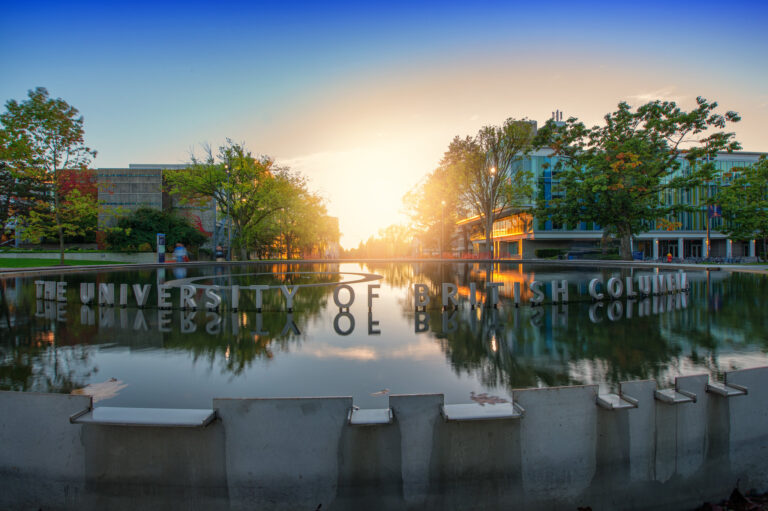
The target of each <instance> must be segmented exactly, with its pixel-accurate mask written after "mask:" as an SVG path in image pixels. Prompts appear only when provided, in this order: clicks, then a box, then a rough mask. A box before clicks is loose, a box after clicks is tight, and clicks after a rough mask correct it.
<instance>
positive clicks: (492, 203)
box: [486, 167, 496, 259]
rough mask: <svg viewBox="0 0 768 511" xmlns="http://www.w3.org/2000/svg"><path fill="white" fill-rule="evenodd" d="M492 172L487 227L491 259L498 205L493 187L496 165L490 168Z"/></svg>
mask: <svg viewBox="0 0 768 511" xmlns="http://www.w3.org/2000/svg"><path fill="white" fill-rule="evenodd" d="M490 173H491V183H490V185H491V189H490V190H489V193H488V198H489V199H490V204H488V224H487V226H486V228H487V229H488V242H489V243H488V244H489V245H490V246H489V247H488V253H489V254H490V256H491V259H493V207H494V206H495V205H496V193H495V191H494V187H493V181H494V178H495V177H496V167H491V168H490Z"/></svg>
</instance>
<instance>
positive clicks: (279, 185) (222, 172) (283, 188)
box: [167, 139, 339, 259]
mask: <svg viewBox="0 0 768 511" xmlns="http://www.w3.org/2000/svg"><path fill="white" fill-rule="evenodd" d="M167 180H168V184H169V188H170V193H172V194H174V195H176V196H178V197H179V198H180V199H181V201H182V202H187V203H188V202H195V201H199V200H208V199H213V200H214V201H215V202H216V204H217V208H218V211H219V213H220V214H221V215H228V216H229V217H231V218H232V222H233V224H234V225H233V238H232V242H233V243H232V244H233V247H235V248H237V249H239V252H240V258H241V259H246V258H247V254H248V252H249V251H252V250H255V251H256V252H257V253H258V254H259V255H260V256H261V255H267V254H269V253H270V252H271V250H272V249H273V248H282V249H285V248H288V250H287V252H288V255H289V256H290V255H291V254H292V253H293V248H302V247H307V246H309V245H312V244H313V243H317V242H321V241H322V242H331V241H332V242H337V241H338V237H339V234H338V226H336V229H335V232H334V231H333V229H332V228H330V230H329V229H326V227H327V226H328V224H329V222H328V221H326V217H327V214H326V210H325V206H324V205H323V201H322V199H321V198H320V197H318V196H317V195H315V194H313V193H310V192H309V191H308V190H307V187H306V181H305V180H304V179H303V178H302V177H301V176H299V175H297V174H295V173H293V172H291V170H290V169H289V168H287V167H281V166H279V165H277V164H276V163H275V161H274V160H273V159H272V158H270V157H268V156H261V157H258V158H257V157H254V156H253V155H252V154H251V152H250V151H248V150H246V149H245V147H244V146H243V145H242V144H236V143H234V142H232V141H231V140H229V139H227V142H226V144H225V145H223V146H221V147H220V148H219V152H218V154H217V156H216V157H214V156H213V152H212V151H211V149H210V148H206V156H205V158H204V159H202V160H199V159H197V158H196V157H194V156H193V157H192V162H191V164H190V166H189V167H187V168H185V169H181V170H175V171H171V172H169V173H168V174H167ZM330 223H332V222H330ZM321 234H322V235H323V236H325V238H324V239H322V240H321V237H320V235H321ZM334 237H335V239H330V238H334ZM278 238H279V239H278ZM326 238H327V239H326ZM281 243H282V247H278V245H280V244H281Z"/></svg>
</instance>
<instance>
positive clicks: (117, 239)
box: [106, 208, 208, 250]
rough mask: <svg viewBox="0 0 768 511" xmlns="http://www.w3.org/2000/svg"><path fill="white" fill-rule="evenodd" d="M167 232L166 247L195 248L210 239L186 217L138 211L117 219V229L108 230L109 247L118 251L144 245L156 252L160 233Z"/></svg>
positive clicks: (165, 212)
mask: <svg viewBox="0 0 768 511" xmlns="http://www.w3.org/2000/svg"><path fill="white" fill-rule="evenodd" d="M158 232H162V233H165V239H166V246H168V247H173V246H174V245H175V244H176V243H183V244H184V245H186V246H187V247H189V248H193V249H194V248H196V247H198V246H200V245H202V244H203V243H205V242H206V241H208V237H207V236H206V235H204V234H203V233H201V232H200V231H198V230H197V229H195V227H194V226H193V225H192V224H191V223H190V222H189V220H187V219H186V218H184V217H181V216H179V215H177V214H176V213H174V212H172V211H161V210H158V209H154V208H139V209H137V210H136V211H134V212H132V213H130V214H129V215H127V216H124V217H122V218H118V220H117V228H116V229H112V230H110V231H107V233H106V242H107V244H108V245H109V246H110V247H111V248H114V249H117V250H136V249H138V248H139V247H140V246H142V245H145V244H147V245H149V246H150V247H152V248H153V249H155V250H156V249H157V233H158Z"/></svg>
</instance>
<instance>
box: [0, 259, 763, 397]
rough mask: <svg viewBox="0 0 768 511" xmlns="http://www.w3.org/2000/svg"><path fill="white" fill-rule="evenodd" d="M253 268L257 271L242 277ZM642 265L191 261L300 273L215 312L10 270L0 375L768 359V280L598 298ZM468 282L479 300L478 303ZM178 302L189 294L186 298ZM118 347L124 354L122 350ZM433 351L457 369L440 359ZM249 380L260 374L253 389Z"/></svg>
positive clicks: (32, 385) (61, 386)
mask: <svg viewBox="0 0 768 511" xmlns="http://www.w3.org/2000/svg"><path fill="white" fill-rule="evenodd" d="M308 271H315V272H318V273H316V274H314V275H310V274H308V273H307V272H308ZM339 271H368V272H372V273H377V274H380V275H383V277H384V278H383V280H382V281H380V284H381V285H380V286H379V285H378V284H376V285H372V286H373V287H372V288H370V289H369V288H368V284H351V285H349V286H346V285H344V286H339V284H342V283H343V276H342V275H341V274H340V273H339ZM243 273H248V275H235V274H243ZM268 273H272V274H270V275H266V274H268ZM646 273H647V272H646ZM635 276H637V272H634V271H632V270H629V269H621V270H619V269H602V270H582V269H578V270H577V269H573V268H566V267H552V266H526V267H523V266H521V265H517V264H515V265H499V264H496V265H490V264H485V265H476V264H464V263H460V264H443V265H441V264H426V263H424V264H370V265H369V264H366V265H362V266H357V265H349V266H347V267H345V268H340V267H339V266H338V265H315V266H311V267H310V266H308V265H298V264H293V265H290V266H289V265H252V266H249V267H244V268H237V267H233V268H229V267H226V268H225V267H209V268H190V269H189V272H188V275H187V276H185V277H184V278H187V277H189V278H199V280H198V281H197V282H198V283H200V284H204V285H217V286H221V287H226V286H232V285H239V286H243V287H247V286H253V285H270V286H275V285H277V284H286V285H291V286H294V285H299V286H301V288H300V292H298V293H297V294H296V296H295V298H294V300H295V303H294V304H293V311H292V312H288V311H286V308H285V297H284V296H283V295H282V294H281V293H280V292H278V291H275V290H272V291H270V292H266V293H264V295H263V303H262V304H261V305H262V307H261V308H260V309H261V312H259V311H257V307H256V303H255V301H254V296H253V294H250V293H246V292H243V293H242V294H241V295H240V308H239V310H237V311H232V310H230V309H229V308H228V307H227V305H228V304H227V300H229V298H228V296H227V295H225V296H224V302H225V303H224V304H223V306H222V308H220V309H219V310H214V311H208V310H204V309H198V310H179V309H170V310H160V309H156V308H152V307H147V308H136V307H126V308H121V307H117V306H115V307H107V306H96V305H93V304H89V305H82V304H80V303H79V299H77V298H76V297H77V296H78V294H77V291H78V290H79V284H80V283H81V282H86V283H88V282H94V283H95V284H96V289H98V285H99V284H100V283H113V284H115V286H116V288H119V284H133V283H136V282H150V283H153V284H154V283H164V282H166V281H167V279H166V274H165V271H163V270H161V271H157V272H154V271H142V272H111V273H104V274H81V275H69V274H67V275H62V276H60V277H55V278H52V279H53V280H60V279H61V280H64V281H66V282H67V283H68V289H69V290H70V291H69V292H70V301H69V302H68V303H57V302H55V301H51V300H38V299H37V297H36V293H35V286H34V283H33V282H32V280H31V279H5V280H2V281H0V336H1V339H0V388H3V389H12V390H36V391H45V392H70V391H71V390H73V389H75V388H79V387H83V386H84V385H86V384H88V383H93V382H94V381H96V380H97V379H99V378H100V379H101V380H103V379H104V378H105V377H112V376H116V375H114V374H100V371H101V370H102V366H104V364H106V363H107V362H104V361H105V360H107V361H109V363H110V364H111V365H109V366H108V367H109V370H110V371H112V372H116V371H122V369H121V368H125V367H129V366H132V364H138V363H137V362H136V363H134V362H131V360H134V358H135V357H138V356H139V355H140V354H148V355H151V356H152V357H154V359H153V360H160V358H161V357H172V360H170V359H169V361H168V364H171V365H170V366H168V367H173V365H174V364H176V365H178V367H173V369H174V370H175V371H177V372H180V373H179V374H182V375H183V376H182V377H183V378H190V383H189V385H192V384H193V383H194V382H193V381H192V380H191V379H193V378H203V380H202V381H209V382H210V381H212V380H211V379H212V378H214V376H211V375H210V374H208V373H206V375H203V376H200V375H199V374H198V371H197V370H198V368H201V367H204V368H207V371H209V372H210V371H213V372H214V373H217V374H220V375H223V376H225V377H226V381H225V382H224V383H217V384H221V385H225V384H226V385H234V384H236V383H237V382H239V384H242V385H243V386H244V387H243V389H241V390H240V391H239V392H242V393H248V394H249V395H250V394H251V393H256V394H258V395H276V394H277V393H279V392H282V393H283V394H285V395H331V394H336V395H338V394H354V395H356V396H357V395H358V393H360V394H367V395H368V398H369V399H370V393H369V392H368V391H370V389H375V388H384V387H386V388H396V389H397V390H396V391H397V392H431V391H443V389H448V390H445V392H447V393H449V394H450V392H456V393H459V394H460V395H459V394H457V396H458V397H455V398H454V400H457V401H462V400H463V401H465V402H466V400H467V399H469V396H471V395H482V391H486V392H491V391H494V392H496V393H503V392H501V391H506V392H508V391H509V390H510V389H513V388H521V387H537V386H553V385H566V384H580V383H600V384H604V385H608V386H612V385H614V384H615V383H617V382H619V381H623V380H632V379H646V378H654V379H658V380H660V381H662V382H668V383H671V380H672V378H673V377H674V376H676V375H678V374H682V373H690V372H709V373H710V374H712V375H713V376H714V377H718V376H719V374H720V373H722V372H723V371H725V370H728V369H731V368H732V367H733V366H739V367H744V366H747V365H756V364H757V365H768V356H766V352H768V318H767V317H766V315H765V314H764V300H765V299H766V298H768V279H765V278H761V277H757V276H753V275H747V274H734V275H730V274H726V273H721V272H710V273H705V272H700V273H690V274H689V281H690V290H689V292H688V293H675V294H669V295H663V296H650V297H641V296H640V297H637V298H634V299H627V298H621V299H618V300H613V301H609V300H604V301H600V302H593V301H592V300H591V299H590V297H589V292H588V289H587V287H588V282H589V279H591V278H599V279H601V280H602V281H603V282H607V281H608V279H609V278H611V277H618V278H621V279H622V280H623V279H624V278H625V277H635ZM174 277H175V275H174ZM534 280H537V281H541V282H543V283H546V284H547V285H546V286H543V287H542V289H544V290H545V291H546V293H547V302H548V301H549V298H550V296H549V293H550V289H549V283H550V282H551V281H560V280H566V281H567V282H568V286H569V302H568V303H567V304H557V305H552V304H545V305H543V306H537V307H531V306H530V305H529V301H530V299H531V296H532V294H531V283H532V282H533V281H534ZM415 283H418V284H424V285H426V288H427V293H428V295H429V296H430V298H431V301H430V305H429V306H427V307H426V308H425V309H424V310H416V309H415V307H414V304H415V295H414V284H415ZM444 283H449V284H451V285H452V286H455V288H456V290H457V293H458V299H459V304H458V306H454V305H453V303H452V302H450V301H448V302H447V307H445V310H443V300H442V296H441V295H442V293H443V291H444V287H443V284H444ZM488 283H495V284H499V287H498V296H489V293H488V286H487V284H488ZM307 284H313V285H307ZM377 286H378V287H377ZM342 288H343V289H342ZM449 289H453V287H450V288H449ZM335 290H336V292H334V291H335ZM350 291H351V292H350ZM172 292H173V293H178V290H173V291H172ZM150 293H151V294H152V295H153V296H150V298H149V300H148V303H150V304H151V303H155V300H156V296H154V295H156V289H155V286H152V289H151V290H150ZM472 293H474V297H475V299H476V302H477V307H472V304H471V300H470V296H471V295H472ZM197 298H200V299H202V291H199V295H198V296H197ZM172 301H173V303H178V302H177V301H176V296H174V298H173V300H172ZM198 303H202V300H200V301H198ZM494 304H495V306H491V305H494ZM180 355H181V356H183V357H184V358H179V356H180ZM110 356H115V357H117V359H119V360H120V361H121V362H120V363H119V364H116V363H114V362H111V360H112V359H110V358H109V357H110ZM132 357H133V358H132ZM441 359H442V360H441ZM723 360H724V361H725V362H723ZM277 361H282V365H283V366H287V367H290V368H291V369H285V368H283V367H281V368H280V371H294V373H293V376H291V375H290V374H289V373H286V374H285V375H281V376H277V375H273V374H272V373H271V372H270V371H268V369H267V368H268V367H272V366H273V365H274V364H276V363H277ZM355 364H357V365H355ZM360 364H362V365H360ZM438 364H441V365H442V366H443V367H446V368H447V369H448V370H449V371H448V373H451V374H453V375H454V376H453V377H452V379H451V377H449V375H448V374H444V373H443V371H441V370H437V368H438V367H439V365H438ZM126 370H127V369H126ZM134 371H135V372H136V374H137V375H138V374H139V369H135V370H134ZM405 373H407V374H408V375H407V376H406V374H405ZM281 374H282V373H281ZM382 375H385V376H382ZM136 377H137V378H138V376H136ZM142 377H146V375H144V374H142ZM457 377H458V378H457ZM249 378H250V379H253V378H257V379H259V381H260V382H262V386H261V387H259V388H258V389H256V390H254V389H253V388H252V387H250V386H246V382H247V381H248V379H249ZM269 378H276V379H277V380H279V381H280V384H279V385H277V384H274V383H273V384H271V383H269V382H270V381H272V380H269ZM384 378H386V380H385V379H384ZM121 379H124V380H125V381H126V383H127V384H128V385H129V389H130V388H131V385H134V386H136V385H137V380H136V379H133V380H131V378H130V377H128V376H126V377H121ZM217 381H218V380H217ZM393 382H395V383H393ZM396 385H399V386H398V387H396ZM347 387H351V388H349V389H348V390H346V389H347ZM357 387H360V388H361V389H362V390H358V388H357ZM221 388H223V389H224V390H218V391H217V392H218V395H228V394H227V391H226V386H225V387H221ZM450 389H458V390H450ZM168 392H172V390H168ZM471 393H474V394H471ZM283 394H281V395H283ZM462 396H463V397H462ZM502 398H503V397H502ZM502 398H500V399H502ZM449 400H450V398H449Z"/></svg>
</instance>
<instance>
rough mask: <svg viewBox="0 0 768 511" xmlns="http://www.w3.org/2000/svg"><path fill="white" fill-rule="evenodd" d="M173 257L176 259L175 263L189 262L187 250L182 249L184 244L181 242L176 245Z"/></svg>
mask: <svg viewBox="0 0 768 511" xmlns="http://www.w3.org/2000/svg"><path fill="white" fill-rule="evenodd" d="M173 256H174V257H175V258H176V262H177V263H186V262H188V261H189V254H188V253H187V249H186V248H184V244H183V243H181V242H178V243H176V248H174V249H173Z"/></svg>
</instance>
